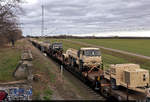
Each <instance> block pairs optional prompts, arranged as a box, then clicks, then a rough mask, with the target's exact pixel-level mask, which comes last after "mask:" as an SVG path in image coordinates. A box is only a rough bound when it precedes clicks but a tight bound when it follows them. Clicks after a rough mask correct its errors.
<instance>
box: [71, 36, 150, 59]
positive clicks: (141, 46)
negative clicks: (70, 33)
mask: <svg viewBox="0 0 150 102" xmlns="http://www.w3.org/2000/svg"><path fill="white" fill-rule="evenodd" d="M69 40H74V41H80V42H85V43H88V44H93V45H99V46H104V47H108V48H113V49H119V50H124V51H128V52H133V53H137V54H141V55H145V56H150V40H148V39H69Z"/></svg>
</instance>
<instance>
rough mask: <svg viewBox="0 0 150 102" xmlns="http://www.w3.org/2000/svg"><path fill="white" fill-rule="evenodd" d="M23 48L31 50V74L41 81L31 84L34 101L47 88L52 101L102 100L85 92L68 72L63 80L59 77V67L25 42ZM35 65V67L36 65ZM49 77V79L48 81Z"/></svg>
mask: <svg viewBox="0 0 150 102" xmlns="http://www.w3.org/2000/svg"><path fill="white" fill-rule="evenodd" d="M25 43H26V44H25V46H28V47H29V48H30V49H31V50H32V54H33V58H34V61H33V73H34V74H39V75H40V76H41V80H40V81H38V82H33V90H34V91H33V92H34V93H35V94H34V96H35V97H34V99H37V98H38V97H40V99H42V97H43V96H44V95H43V93H44V90H45V89H46V88H47V87H49V88H50V90H52V92H53V93H52V95H51V99H52V100H93V99H94V100H96V99H98V100H99V99H101V100H104V98H103V97H101V96H99V97H97V96H95V95H94V94H93V93H91V92H89V91H88V90H87V87H86V86H85V85H84V84H83V83H82V82H81V81H80V80H78V79H77V78H76V77H74V76H73V75H71V74H70V73H69V72H67V71H64V75H63V80H62V79H61V76H60V68H59V66H58V65H57V64H56V63H55V62H53V61H52V60H51V59H49V58H48V57H46V56H44V55H43V54H42V53H41V52H40V51H39V50H38V49H37V48H35V47H33V46H32V44H31V43H29V42H28V41H27V40H25ZM36 64H37V65H36ZM49 77H51V78H50V79H49Z"/></svg>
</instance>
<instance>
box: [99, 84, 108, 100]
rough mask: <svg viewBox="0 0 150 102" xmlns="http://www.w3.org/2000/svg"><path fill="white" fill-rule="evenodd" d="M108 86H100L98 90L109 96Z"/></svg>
mask: <svg viewBox="0 0 150 102" xmlns="http://www.w3.org/2000/svg"><path fill="white" fill-rule="evenodd" d="M108 89H109V88H108V87H101V89H100V92H101V94H102V95H103V96H104V97H106V98H107V97H109V93H108Z"/></svg>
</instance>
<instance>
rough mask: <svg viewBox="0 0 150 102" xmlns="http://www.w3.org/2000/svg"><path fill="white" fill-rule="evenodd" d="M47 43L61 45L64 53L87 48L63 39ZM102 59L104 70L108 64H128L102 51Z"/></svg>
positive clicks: (51, 40) (126, 61)
mask: <svg viewBox="0 0 150 102" xmlns="http://www.w3.org/2000/svg"><path fill="white" fill-rule="evenodd" d="M42 40H44V39H42ZM49 41H50V42H51V43H53V42H61V43H63V48H64V52H65V51H66V50H67V49H68V48H74V49H80V48H81V47H88V46H85V45H80V44H74V43H72V42H68V41H65V40H63V39H50V40H49ZM102 59H103V62H104V66H105V68H108V65H109V64H118V63H128V62H129V61H128V60H125V59H123V58H121V57H116V56H112V55H110V54H106V53H105V52H103V51H102Z"/></svg>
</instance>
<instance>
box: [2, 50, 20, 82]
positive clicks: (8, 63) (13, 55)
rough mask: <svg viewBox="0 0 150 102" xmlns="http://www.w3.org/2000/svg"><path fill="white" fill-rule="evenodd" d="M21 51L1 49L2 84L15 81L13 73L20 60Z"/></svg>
mask: <svg viewBox="0 0 150 102" xmlns="http://www.w3.org/2000/svg"><path fill="white" fill-rule="evenodd" d="M20 56H21V51H20V50H17V49H15V48H11V47H4V48H0V82H8V81H12V80H15V79H14V78H13V77H12V73H13V72H14V70H15V69H16V66H17V64H18V62H19V60H20Z"/></svg>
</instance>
